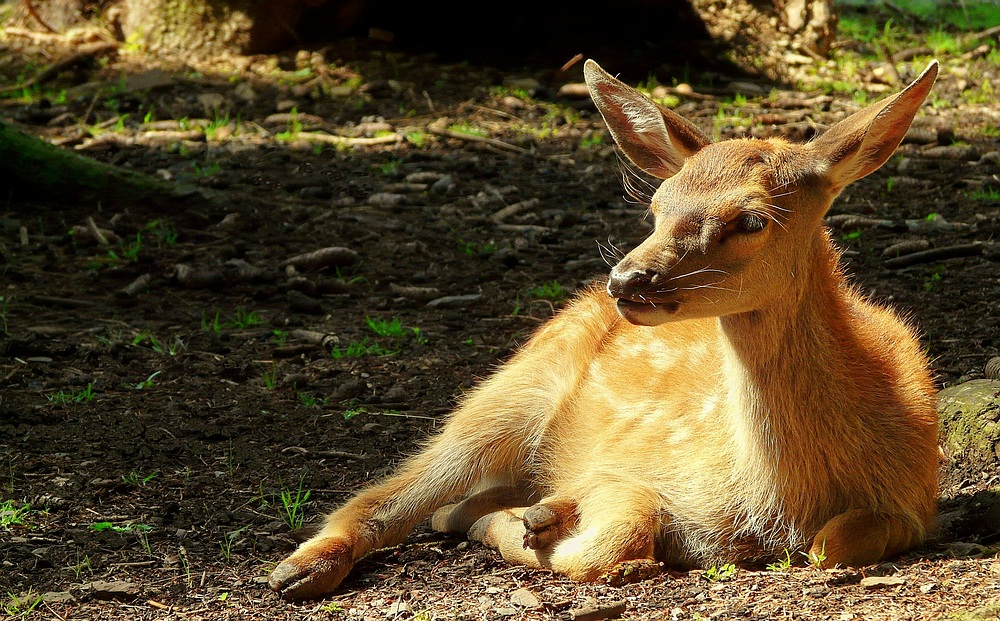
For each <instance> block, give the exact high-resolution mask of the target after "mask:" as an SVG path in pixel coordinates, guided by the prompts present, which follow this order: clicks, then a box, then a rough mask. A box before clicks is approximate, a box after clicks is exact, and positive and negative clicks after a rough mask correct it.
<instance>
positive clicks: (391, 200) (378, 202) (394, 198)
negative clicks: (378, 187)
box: [366, 192, 406, 207]
mask: <svg viewBox="0 0 1000 621" xmlns="http://www.w3.org/2000/svg"><path fill="white" fill-rule="evenodd" d="M366 202H367V203H368V204H369V205H371V206H372V207H396V206H397V205H402V204H403V203H405V202H406V195H405V194H397V193H394V192H376V193H374V194H372V195H371V196H369V197H368V200H367V201H366Z"/></svg>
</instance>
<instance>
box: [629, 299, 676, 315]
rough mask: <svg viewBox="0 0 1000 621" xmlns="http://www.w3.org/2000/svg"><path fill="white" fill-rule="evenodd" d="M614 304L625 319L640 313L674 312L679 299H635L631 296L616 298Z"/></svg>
mask: <svg viewBox="0 0 1000 621" xmlns="http://www.w3.org/2000/svg"><path fill="white" fill-rule="evenodd" d="M616 305H617V307H618V312H619V314H621V316H622V317H624V318H625V319H629V318H630V316H634V315H635V314H641V313H666V314H671V315H672V314H674V313H676V312H677V309H678V308H680V305H681V303H680V301H679V300H635V299H631V298H617V300H616Z"/></svg>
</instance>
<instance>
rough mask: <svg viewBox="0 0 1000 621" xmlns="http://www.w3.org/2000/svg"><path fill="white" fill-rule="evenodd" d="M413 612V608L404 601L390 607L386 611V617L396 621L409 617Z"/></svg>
mask: <svg viewBox="0 0 1000 621" xmlns="http://www.w3.org/2000/svg"><path fill="white" fill-rule="evenodd" d="M412 612H413V607H412V606H410V605H409V604H408V603H406V602H404V601H398V602H395V603H394V604H393V605H392V606H389V608H388V609H386V611H385V616H387V617H389V618H390V619H396V618H398V617H403V616H409V615H410V613H412Z"/></svg>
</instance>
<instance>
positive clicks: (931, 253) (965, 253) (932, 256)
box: [885, 242, 983, 269]
mask: <svg viewBox="0 0 1000 621" xmlns="http://www.w3.org/2000/svg"><path fill="white" fill-rule="evenodd" d="M982 253H983V243H982V242H972V243H971V244H957V245H955V246H942V247H941V248H930V249H929V250H921V251H920V252H914V253H912V254H904V255H903V256H901V257H894V258H892V259H886V260H885V266H886V267H888V268H890V269H899V268H901V267H909V266H911V265H917V264H918V263H930V262H931V261H941V260H944V259H955V258H958V257H974V256H977V255H980V254H982Z"/></svg>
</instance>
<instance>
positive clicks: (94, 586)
mask: <svg viewBox="0 0 1000 621" xmlns="http://www.w3.org/2000/svg"><path fill="white" fill-rule="evenodd" d="M82 590H83V591H84V592H86V593H88V594H89V595H91V596H93V597H94V599H99V600H118V601H124V602H127V601H132V600H133V599H135V598H136V597H138V595H139V585H137V584H133V583H132V582H125V581H123V580H113V581H105V580H96V581H94V582H88V583H87V584H85V585H83V589H82Z"/></svg>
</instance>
